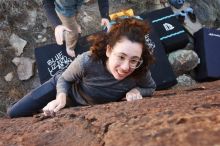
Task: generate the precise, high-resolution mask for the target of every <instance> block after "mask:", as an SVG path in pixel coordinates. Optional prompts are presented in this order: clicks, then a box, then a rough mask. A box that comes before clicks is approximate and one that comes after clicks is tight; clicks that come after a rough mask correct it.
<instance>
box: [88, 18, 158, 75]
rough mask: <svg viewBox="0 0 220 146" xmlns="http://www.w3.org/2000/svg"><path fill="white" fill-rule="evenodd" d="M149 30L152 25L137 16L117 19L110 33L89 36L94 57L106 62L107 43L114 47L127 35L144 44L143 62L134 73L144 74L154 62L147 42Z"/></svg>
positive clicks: (133, 40)
mask: <svg viewBox="0 0 220 146" xmlns="http://www.w3.org/2000/svg"><path fill="white" fill-rule="evenodd" d="M149 32H150V27H149V25H148V24H147V23H146V22H145V21H142V20H139V19H136V18H125V19H117V20H116V23H115V24H114V25H112V27H111V29H110V31H109V32H108V33H104V32H103V33H99V34H97V35H93V36H90V37H89V38H88V40H89V41H90V42H91V43H92V46H91V47H90V50H91V52H92V57H93V58H94V59H101V60H102V61H103V62H104V63H105V62H106V60H107V56H106V49H107V45H109V46H110V47H113V46H114V45H115V44H116V43H117V42H118V41H120V40H121V39H122V38H123V37H126V38H127V39H128V40H130V41H132V42H137V43H140V44H142V46H143V49H142V55H141V57H142V59H143V63H142V65H141V66H140V67H139V68H137V69H135V71H134V72H133V73H132V76H133V77H137V76H139V75H142V74H144V73H146V72H147V71H148V70H149V66H150V64H152V63H153V62H154V57H153V55H152V53H151V51H150V49H149V48H148V46H147V45H146V43H145V35H147V34H148V33H149Z"/></svg>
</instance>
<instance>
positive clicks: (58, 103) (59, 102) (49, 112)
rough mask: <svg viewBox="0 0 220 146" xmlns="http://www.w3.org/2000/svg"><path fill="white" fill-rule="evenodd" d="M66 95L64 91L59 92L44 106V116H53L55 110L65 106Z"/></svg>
mask: <svg viewBox="0 0 220 146" xmlns="http://www.w3.org/2000/svg"><path fill="white" fill-rule="evenodd" d="M66 100H67V96H66V94H65V93H59V94H58V95H57V97H56V99H55V100H52V101H51V102H49V103H48V104H47V105H46V106H45V107H44V108H43V112H44V115H45V116H54V115H55V113H56V112H58V111H59V110H61V109H62V108H64V107H65V106H66Z"/></svg>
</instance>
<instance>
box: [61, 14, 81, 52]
mask: <svg viewBox="0 0 220 146" xmlns="http://www.w3.org/2000/svg"><path fill="white" fill-rule="evenodd" d="M57 15H58V17H59V18H60V20H61V22H62V24H63V25H64V26H66V27H67V28H69V29H70V30H71V32H68V31H66V32H65V33H64V40H65V42H66V49H67V52H68V49H69V50H74V49H75V47H76V43H77V40H78V37H79V34H78V24H77V22H76V17H75V16H72V17H66V16H64V15H62V14H60V13H58V12H57Z"/></svg>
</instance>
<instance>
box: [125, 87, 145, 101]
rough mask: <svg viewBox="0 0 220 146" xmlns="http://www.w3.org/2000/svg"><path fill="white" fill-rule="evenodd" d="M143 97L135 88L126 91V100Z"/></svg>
mask: <svg viewBox="0 0 220 146" xmlns="http://www.w3.org/2000/svg"><path fill="white" fill-rule="evenodd" d="M138 99H143V97H142V95H141V93H140V92H139V91H138V90H137V89H135V88H134V89H131V90H130V91H129V92H128V93H126V100H127V101H133V100H138Z"/></svg>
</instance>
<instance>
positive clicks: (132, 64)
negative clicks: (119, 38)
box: [113, 53, 143, 69]
mask: <svg viewBox="0 0 220 146" xmlns="http://www.w3.org/2000/svg"><path fill="white" fill-rule="evenodd" d="M113 55H115V57H116V59H117V61H118V62H120V63H123V62H124V61H125V60H128V59H127V57H126V56H125V55H123V54H116V53H113ZM142 63H143V60H142V59H141V58H140V59H131V60H129V67H130V68H132V69H136V68H138V67H140V66H141V64H142Z"/></svg>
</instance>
